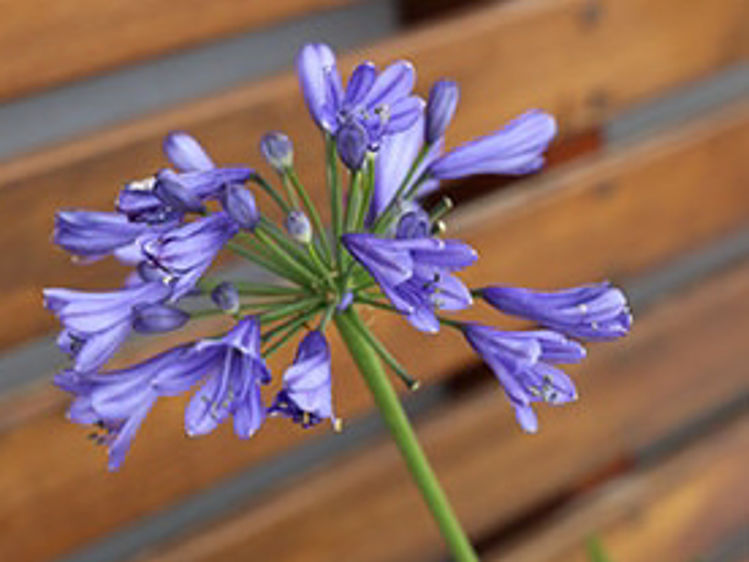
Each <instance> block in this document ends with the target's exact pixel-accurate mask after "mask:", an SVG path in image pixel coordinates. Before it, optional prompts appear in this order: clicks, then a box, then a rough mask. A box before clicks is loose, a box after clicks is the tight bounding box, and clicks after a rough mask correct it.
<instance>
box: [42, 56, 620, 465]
mask: <svg viewBox="0 0 749 562" xmlns="http://www.w3.org/2000/svg"><path fill="white" fill-rule="evenodd" d="M297 72H298V75H299V80H300V83H301V89H302V93H303V95H304V100H305V102H306V104H307V107H308V109H309V112H310V114H311V115H312V117H313V119H314V120H315V122H316V123H317V125H318V126H319V127H320V128H321V129H322V131H323V132H324V134H323V139H324V142H325V155H326V162H325V164H326V174H325V177H326V179H327V181H328V190H327V191H328V193H329V194H330V195H331V197H330V212H329V213H328V215H329V216H330V217H331V225H330V226H331V228H330V229H328V228H326V225H325V224H324V223H323V222H322V217H324V216H326V213H324V212H320V211H319V210H318V208H317V201H316V199H317V198H316V197H312V196H310V194H309V193H308V192H307V191H306V189H305V187H304V181H303V178H301V177H299V175H297V173H296V170H295V169H294V168H293V159H294V154H293V153H294V149H293V146H292V143H291V140H290V139H289V138H288V137H287V136H286V135H284V134H283V133H279V132H271V133H268V134H266V135H265V136H264V137H263V138H262V140H261V142H260V150H261V153H262V155H263V156H264V157H265V159H266V160H267V161H268V163H269V164H270V165H271V166H272V167H273V169H274V170H275V171H276V172H278V176H279V177H278V178H275V179H276V180H277V181H278V182H280V183H281V184H282V185H283V190H282V191H281V190H279V189H276V187H274V185H273V182H269V181H266V179H265V178H263V177H262V176H261V174H260V173H259V172H257V171H256V170H255V169H254V168H253V167H250V166H248V165H244V164H240V165H237V166H217V165H216V164H215V163H214V160H213V159H212V158H211V157H210V156H209V155H208V153H207V152H206V151H205V150H204V149H203V147H202V146H201V145H200V144H199V143H198V141H197V140H196V139H195V138H193V137H192V136H190V135H189V134H188V133H185V132H174V133H170V134H169V135H168V136H167V137H166V139H165V140H164V144H163V149H164V153H165V155H166V156H167V158H168V159H169V162H170V167H169V168H164V169H162V170H159V171H158V172H156V173H155V174H154V175H153V176H151V177H147V178H145V179H143V180H138V181H131V182H129V183H127V184H126V185H125V186H124V188H122V189H121V191H120V193H119V196H118V198H117V201H116V212H109V213H104V212H88V211H62V212H60V213H58V215H57V217H56V221H55V241H56V242H57V243H58V244H59V245H60V246H62V247H63V248H64V249H66V250H68V251H69V252H71V253H72V254H74V255H75V256H80V257H82V258H85V260H86V261H94V260H96V259H98V258H101V257H104V256H107V255H113V256H114V257H116V258H117V259H118V260H119V261H120V262H121V263H124V264H126V265H130V266H132V269H131V271H130V272H129V274H128V275H127V277H126V278H125V281H124V285H123V286H122V288H121V289H119V290H116V291H108V292H103V293H91V292H84V291H73V290H67V289H47V290H45V292H44V296H45V304H46V306H47V307H48V308H49V309H50V310H51V311H52V312H53V313H54V314H55V315H56V316H57V317H58V318H59V320H60V323H61V324H62V331H61V333H60V334H59V337H58V340H57V343H58V345H59V347H60V348H61V349H62V350H63V351H65V352H66V353H68V354H69V355H70V356H71V358H72V365H71V368H70V369H66V370H65V371H63V372H62V373H61V374H60V375H58V376H57V377H56V382H57V384H58V385H59V386H61V387H62V388H64V389H65V390H67V391H69V392H71V393H72V394H73V395H74V396H75V399H74V401H73V403H72V405H71V408H70V412H69V416H70V418H71V419H72V420H73V421H76V422H79V423H85V424H95V425H96V426H97V427H98V428H99V430H100V431H97V433H96V434H95V435H94V437H93V438H94V440H95V441H96V442H97V443H101V444H104V445H107V446H108V448H109V465H110V468H112V469H115V468H117V467H118V466H119V465H120V464H121V463H122V462H123V460H124V457H125V454H126V453H127V450H128V448H129V446H130V443H131V441H132V439H133V437H134V435H135V433H136V431H137V430H138V427H139V426H140V424H141V423H142V421H143V420H144V418H145V417H146V415H147V414H148V412H149V410H150V409H151V407H152V406H153V405H154V404H155V402H156V401H157V400H158V399H159V398H160V397H162V396H168V395H174V394H179V393H186V392H189V391H191V390H194V395H193V396H192V398H191V400H190V401H189V404H188V406H187V408H186V410H185V429H186V432H187V433H188V434H189V435H203V434H206V433H210V432H211V431H213V430H214V429H215V428H216V427H217V426H218V425H219V424H221V423H222V422H224V421H226V420H228V419H229V418H232V420H233V425H234V432H235V433H236V434H237V435H238V436H239V437H240V438H249V437H250V436H252V435H253V434H254V433H255V432H256V431H257V430H258V429H259V428H260V427H261V425H262V424H263V423H264V420H265V418H266V416H267V415H269V414H271V415H277V416H282V417H287V418H290V419H291V420H292V421H294V422H296V423H299V424H301V425H302V426H303V427H311V426H314V425H317V424H319V423H321V422H322V421H324V420H329V421H330V422H331V423H332V425H333V427H334V428H336V429H339V428H340V422H339V420H338V419H337V418H336V417H335V414H334V408H333V404H332V390H331V389H332V384H333V381H332V373H331V363H332V358H331V349H330V347H329V345H328V340H327V339H326V333H327V332H326V330H328V329H329V327H330V326H332V325H335V326H336V327H337V329H338V331H339V332H340V334H341V336H342V340H343V341H344V342H345V343H346V344H347V345H348V346H349V350H350V351H351V354H352V356H353V358H354V360H355V362H356V364H357V365H358V366H359V367H360V368H361V369H363V371H365V372H366V375H367V381H368V382H369V383H370V388H371V389H372V390H373V392H375V394H376V396H377V398H378V399H377V402H378V404H379V405H382V404H386V406H385V407H386V408H390V409H391V412H394V411H396V410H395V408H396V406H394V405H393V401H394V398H392V393H391V392H390V391H389V390H387V386H386V385H387V384H388V383H387V377H386V376H385V374H384V373H383V372H382V371H381V370H380V369H378V368H377V364H376V361H370V360H365V359H367V357H369V359H374V355H375V354H376V355H377V356H378V357H379V358H380V359H381V360H382V361H383V363H384V364H386V365H387V366H388V367H389V368H390V370H391V371H392V372H393V373H394V374H395V375H396V376H398V377H399V378H400V379H401V380H402V381H403V382H404V383H405V384H406V386H407V388H409V389H411V390H414V389H416V388H417V387H418V381H417V380H416V379H414V378H413V377H411V375H410V374H409V373H408V372H406V369H405V368H404V367H403V366H402V365H401V364H400V362H399V361H398V359H397V358H396V357H394V356H393V354H392V353H390V351H388V350H387V349H386V347H385V346H384V345H383V344H382V343H381V342H380V341H379V340H378V339H377V337H376V336H375V335H374V334H373V333H372V331H371V330H370V328H369V327H368V325H367V323H365V322H362V321H361V319H360V318H359V310H360V309H361V307H364V306H368V307H375V308H378V309H385V310H387V311H389V312H390V313H396V314H399V315H401V316H403V317H405V318H406V319H407V320H408V321H409V322H410V323H411V324H412V325H413V326H414V327H415V328H417V329H418V330H421V331H425V332H430V333H434V332H437V331H438V330H439V329H440V327H441V326H447V327H449V328H451V329H457V330H460V331H461V333H462V334H463V335H464V336H465V338H466V340H467V341H468V343H469V344H470V345H471V346H472V347H473V348H474V349H475V350H476V352H478V354H479V355H480V356H481V357H483V358H484V359H485V360H486V362H487V363H488V364H489V366H490V367H491V369H492V370H493V371H494V373H495V374H496V376H497V379H498V380H499V382H500V383H501V385H502V388H503V389H504V391H505V393H506V395H507V397H508V398H509V400H510V402H511V403H512V405H513V407H514V408H515V412H516V416H517V419H518V421H519V423H520V424H521V426H522V427H523V429H525V430H526V431H531V432H532V431H536V430H537V429H538V420H537V418H536V414H535V412H534V410H533V406H534V404H535V403H536V402H540V401H543V402H546V403H549V404H563V403H566V402H570V401H572V400H575V399H576V397H577V392H576V390H575V386H574V384H573V383H572V381H571V380H570V379H569V377H568V376H567V375H566V374H565V373H564V372H563V371H561V370H560V369H559V367H558V365H560V364H567V363H576V362H578V361H580V360H581V359H582V358H583V356H584V355H585V350H584V348H583V347H582V346H581V345H580V344H579V343H577V342H575V341H573V340H571V339H568V336H570V337H575V338H580V339H611V338H614V337H619V336H621V335H624V334H625V333H626V332H627V331H628V330H629V328H630V324H631V315H630V313H629V309H628V307H627V303H626V299H625V297H624V295H623V293H622V292H621V291H619V290H618V289H615V288H613V287H611V286H610V285H608V284H595V285H585V286H582V287H576V288H572V289H565V290H562V291H549V292H542V291H532V290H529V289H521V288H513V287H505V286H501V285H493V286H489V287H486V288H484V289H480V290H477V291H471V290H469V289H468V287H466V285H464V284H463V282H462V281H461V280H460V279H459V277H458V272H459V271H461V270H462V269H464V268H466V267H468V266H469V265H471V264H473V263H474V262H475V261H476V259H477V257H478V255H477V253H476V251H475V250H474V249H473V248H472V247H471V246H469V245H468V244H466V243H464V242H462V241H460V240H458V239H444V238H442V234H443V233H444V232H445V228H444V223H443V222H442V220H443V218H444V217H445V215H446V213H447V211H448V210H449V209H450V208H451V206H452V205H451V203H450V202H449V201H446V200H445V198H444V197H443V200H442V201H440V202H438V203H436V204H435V203H433V201H434V200H435V198H432V197H428V198H426V197H424V196H425V195H427V194H430V193H432V192H434V191H435V190H436V189H438V187H439V182H440V181H441V180H443V179H452V178H460V177H464V176H467V175H471V174H479V173H482V174H483V173H495V174H525V173H529V172H532V171H535V170H537V169H538V168H539V167H540V166H541V164H542V163H543V152H544V151H545V150H546V147H547V145H548V144H549V142H550V141H551V140H552V138H553V137H554V134H555V132H556V124H555V121H554V119H553V117H551V116H550V115H548V114H546V113H544V112H542V111H538V110H534V111H529V112H527V113H525V114H523V115H521V116H520V117H518V118H517V119H515V120H513V121H511V122H510V123H509V124H508V125H507V126H505V127H504V128H502V129H500V130H499V131H496V132H495V133H492V134H490V135H487V136H485V137H482V138H479V139H476V140H473V141H470V142H468V143H465V144H463V145H461V146H458V147H457V148H455V149H453V150H450V151H448V152H445V150H444V144H445V141H444V137H445V133H446V130H447V127H448V126H449V124H450V122H451V121H452V119H453V117H454V115H455V111H456V107H457V104H458V98H459V90H458V86H457V84H456V83H455V82H452V81H450V80H439V81H438V82H436V83H435V84H434V85H433V87H432V89H431V91H430V94H429V99H428V102H427V103H425V102H424V101H423V100H422V99H421V98H419V97H418V96H415V95H413V88H414V82H415V72H414V69H413V66H412V65H411V64H410V63H408V62H406V61H397V62H395V63H393V64H391V65H389V66H387V67H385V68H384V69H383V70H381V71H378V69H377V68H376V67H375V65H374V64H373V63H371V62H368V61H365V62H363V63H361V64H359V65H358V66H356V67H355V68H354V69H353V72H352V74H351V77H350V79H349V81H348V84H346V87H345V88H344V84H343V81H342V80H341V75H340V74H339V71H338V68H337V63H336V58H335V55H334V53H333V51H332V50H331V49H330V47H328V46H327V45H324V44H310V45H306V46H305V47H304V48H302V50H301V51H300V53H299V56H298V57H297ZM300 146H305V147H306V143H302V144H301V145H300ZM338 159H340V161H342V162H343V164H344V165H345V166H346V167H348V168H349V170H348V171H349V172H350V173H347V174H341V173H340V163H339V162H338ZM341 176H344V177H343V178H342V177H341ZM346 179H348V191H347V190H346V185H345V184H346V183H347V182H346V181H345V180H346ZM249 182H252V184H253V185H256V186H258V187H259V188H261V189H263V191H264V192H265V194H266V195H267V196H268V202H269V203H271V204H273V205H275V206H276V207H277V208H278V213H277V214H275V215H274V213H273V212H270V213H266V210H265V209H261V208H259V206H258V205H257V202H256V200H255V196H254V194H253V192H252V191H250V189H249ZM427 211H428V212H427ZM261 213H262V214H261ZM278 216H281V217H283V222H282V223H279V222H278V221H277V220H276V219H275V218H274V217H278ZM222 249H227V250H230V251H231V252H233V253H234V254H236V255H238V256H240V257H243V258H245V259H247V260H249V261H250V262H252V263H253V264H254V266H256V267H259V268H262V269H264V270H266V272H267V273H270V274H271V275H270V276H269V278H270V280H269V281H268V280H267V279H266V280H263V281H264V282H260V281H259V280H248V279H243V280H236V281H235V282H234V283H231V282H228V281H224V280H223V279H222V278H221V271H220V270H218V271H217V275H218V277H215V276H214V274H213V273H211V274H210V275H208V269H209V267H210V266H211V265H212V264H213V263H214V260H215V258H216V257H217V255H218V253H219V252H220V251H221V250H222ZM279 277H280V278H282V279H283V281H282V282H280V283H276V281H275V280H276V278H279ZM473 295H480V296H481V297H482V298H483V299H484V300H485V301H487V302H488V303H489V304H491V305H492V306H494V307H495V308H498V309H499V310H501V311H503V312H506V313H508V314H514V315H518V316H522V317H524V318H527V319H530V320H532V321H534V322H537V323H539V324H541V325H542V326H543V327H545V328H546V329H539V330H530V331H519V332H518V331H516V332H512V331H502V330H499V329H497V328H494V327H490V326H481V325H478V324H471V323H469V324H466V323H463V322H461V321H458V320H455V319H451V318H449V317H448V316H446V315H447V314H449V313H450V312H452V311H459V310H463V309H466V308H468V307H470V306H471V305H472V296H473ZM207 297H209V298H207ZM190 301H192V302H190ZM201 303H202V305H204V306H206V308H200V307H201ZM186 310H189V311H190V313H188V312H186ZM248 311H252V315H247V312H248ZM222 313H224V314H225V316H224V318H223V321H224V322H232V323H233V327H230V328H229V329H228V331H227V332H226V333H224V334H220V335H217V336H214V337H212V338H207V339H202V340H199V341H197V342H192V343H187V344H182V345H180V346H178V347H176V348H174V349H171V350H168V351H165V352H163V353H161V354H159V355H157V356H156V357H154V358H152V359H149V360H147V361H145V362H142V363H139V364H137V365H134V366H132V367H128V368H126V369H120V370H116V371H110V372H101V367H102V366H103V365H104V364H105V363H106V361H108V359H109V358H110V357H111V356H112V354H113V353H114V352H115V351H116V350H117V349H118V348H119V347H120V345H121V344H122V343H123V342H124V341H125V339H126V338H127V337H128V335H129V334H130V333H131V332H132V331H133V330H135V331H136V332H138V333H140V334H143V335H144V336H148V335H154V334H158V333H161V332H166V331H171V330H177V329H180V328H182V327H183V326H185V325H186V324H187V322H188V320H191V321H194V320H197V319H199V318H201V317H204V316H209V315H214V314H222ZM299 332H302V333H303V334H306V335H304V336H303V337H302V338H301V341H300V343H299V347H298V349H297V353H296V356H295V358H294V361H293V363H292V365H290V366H289V367H288V368H287V369H286V371H285V372H284V374H283V378H282V381H280V382H281V388H280V390H279V391H278V393H277V395H276V396H275V399H274V401H273V402H272V403H271V405H270V407H268V405H267V404H264V402H263V398H262V395H261V387H262V386H263V385H266V384H269V383H270V382H271V373H270V371H269V370H268V368H267V366H266V359H267V358H268V357H269V356H270V355H271V354H272V353H274V352H275V351H276V350H278V349H282V346H284V345H287V344H288V342H290V341H294V338H296V337H297V336H298V335H299ZM367 347H368V349H365V348H367ZM369 352H371V355H370V353H369ZM373 383H376V384H373ZM383 389H385V390H383ZM386 390H387V392H386ZM383 393H384V394H383ZM385 394H391V397H387V396H385ZM396 417H400V418H402V416H395V417H393V418H392V420H395V418H396ZM388 419H391V418H388ZM392 420H391V421H392ZM394 423H397V424H402V423H403V422H402V420H401V421H397V420H396V421H395V422H394ZM400 427H401V429H404V427H405V426H403V425H401V426H400ZM406 433H407V432H406ZM406 433H398V432H397V431H396V435H400V437H399V438H402V437H403V435H405V434H406Z"/></svg>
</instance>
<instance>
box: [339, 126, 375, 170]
mask: <svg viewBox="0 0 749 562" xmlns="http://www.w3.org/2000/svg"><path fill="white" fill-rule="evenodd" d="M335 144H336V148H337V149H338V155H339V156H340V157H341V161H342V162H343V163H344V164H345V165H346V167H347V168H348V169H349V170H351V171H356V170H358V169H360V168H361V167H362V164H364V157H365V156H366V155H367V147H368V145H369V136H368V134H367V130H366V129H365V128H364V127H363V126H362V125H361V124H359V123H358V122H356V121H353V120H352V121H347V122H346V123H344V124H343V125H341V127H340V128H339V129H338V132H337V133H336V136H335Z"/></svg>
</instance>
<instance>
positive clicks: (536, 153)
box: [429, 110, 557, 179]
mask: <svg viewBox="0 0 749 562" xmlns="http://www.w3.org/2000/svg"><path fill="white" fill-rule="evenodd" d="M556 132H557V126H556V121H555V120H554V118H553V117H552V116H551V115H549V114H548V113H544V112H543V111H538V110H534V111H529V112H527V113H524V114H523V115H521V116H520V117H517V118H515V119H514V120H512V121H510V123H508V124H507V125H506V126H505V127H503V128H502V129H500V130H499V131H497V132H495V133H492V134H490V135H487V136H485V137H481V138H478V139H475V140H472V141H469V142H467V143H465V144H463V145H461V146H459V147H457V148H454V149H453V150H451V151H449V152H447V153H446V154H444V155H443V156H441V157H440V158H438V159H436V160H435V161H434V162H433V163H432V164H431V166H430V167H429V174H430V175H431V176H432V177H435V178H439V179H453V178H463V177H466V176H472V175H475V174H511V175H520V174H528V173H531V172H535V171H536V170H538V169H539V168H540V167H541V166H543V164H544V158H543V152H544V151H545V150H546V148H547V146H548V145H549V143H550V142H551V140H552V139H553V138H554V135H556Z"/></svg>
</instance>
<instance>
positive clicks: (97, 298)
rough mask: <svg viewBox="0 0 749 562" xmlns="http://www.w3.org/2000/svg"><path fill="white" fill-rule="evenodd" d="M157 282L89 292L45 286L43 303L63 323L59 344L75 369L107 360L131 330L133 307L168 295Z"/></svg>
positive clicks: (91, 367) (87, 368)
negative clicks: (70, 357)
mask: <svg viewBox="0 0 749 562" xmlns="http://www.w3.org/2000/svg"><path fill="white" fill-rule="evenodd" d="M169 294H170V289H169V287H167V286H166V285H164V284H163V283H160V282H152V283H143V284H140V285H137V286H134V287H126V288H124V289H120V290H117V291H108V292H100V293H91V292H86V291H76V290H72V289H58V288H54V289H44V303H45V306H46V307H47V308H48V309H49V310H51V311H52V312H53V313H54V314H55V315H57V317H58V318H59V320H60V322H61V323H62V325H63V328H64V329H63V332H62V333H61V334H60V337H59V338H58V345H59V346H60V347H61V348H62V349H63V351H66V352H67V353H69V354H70V355H71V356H72V357H73V358H74V359H75V367H74V368H75V370H76V371H79V372H90V371H93V370H95V369H97V368H99V367H100V366H101V365H103V364H104V363H106V362H107V360H109V358H110V357H111V356H112V355H113V354H114V353H115V351H117V349H118V348H119V346H120V345H121V344H122V343H123V342H124V341H125V339H126V338H127V336H128V334H129V333H130V330H131V327H132V322H133V318H134V309H135V307H136V306H138V305H147V304H154V303H159V302H162V301H164V300H165V299H166V298H168V297H169Z"/></svg>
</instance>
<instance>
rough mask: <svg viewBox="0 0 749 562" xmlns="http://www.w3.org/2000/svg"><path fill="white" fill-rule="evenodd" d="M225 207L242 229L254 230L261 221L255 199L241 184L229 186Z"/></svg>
mask: <svg viewBox="0 0 749 562" xmlns="http://www.w3.org/2000/svg"><path fill="white" fill-rule="evenodd" d="M223 206H224V209H225V210H226V212H227V213H228V214H229V216H230V217H231V218H232V219H234V222H236V223H237V224H238V225H239V226H240V228H244V229H246V230H252V229H253V228H255V225H256V224H257V223H258V221H259V220H260V213H259V212H258V210H257V205H256V204H255V197H254V196H253V195H252V193H250V191H249V190H248V189H246V188H244V187H242V186H241V185H239V184H236V183H235V184H229V185H227V186H226V191H225V192H224V197H223Z"/></svg>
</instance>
